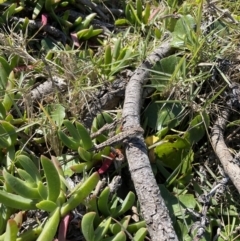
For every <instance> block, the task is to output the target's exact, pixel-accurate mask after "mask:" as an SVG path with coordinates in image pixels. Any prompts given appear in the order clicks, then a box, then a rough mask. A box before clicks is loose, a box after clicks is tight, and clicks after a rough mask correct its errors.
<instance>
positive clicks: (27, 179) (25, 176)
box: [17, 169, 38, 188]
mask: <svg viewBox="0 0 240 241" xmlns="http://www.w3.org/2000/svg"><path fill="white" fill-rule="evenodd" d="M17 173H18V175H19V176H20V177H21V179H23V180H25V182H26V184H27V185H28V186H29V187H33V188H37V187H38V185H37V183H36V182H35V180H34V179H33V178H32V176H31V175H30V174H29V173H28V172H26V171H25V170H23V169H17Z"/></svg>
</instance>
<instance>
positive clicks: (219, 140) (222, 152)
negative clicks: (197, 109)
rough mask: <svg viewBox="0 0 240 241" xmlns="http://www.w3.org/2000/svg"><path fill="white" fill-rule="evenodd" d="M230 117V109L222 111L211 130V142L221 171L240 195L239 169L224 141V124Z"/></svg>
mask: <svg viewBox="0 0 240 241" xmlns="http://www.w3.org/2000/svg"><path fill="white" fill-rule="evenodd" d="M229 116H230V109H229V108H226V109H224V110H223V111H222V112H221V113H220V115H219V117H218V118H217V120H216V122H215V123H214V125H213V128H212V134H211V141H212V146H213V149H214V151H215V153H216V155H217V157H218V159H219V161H220V162H221V164H222V165H223V169H224V171H225V172H226V174H227V175H228V176H229V177H230V179H231V180H232V182H233V184H234V185H235V187H236V188H237V190H238V192H239V193H240V168H239V166H238V164H237V163H236V162H234V161H233V160H234V158H233V156H232V155H231V153H230V151H229V149H228V147H227V145H226V144H225V141H224V131H225V128H226V123H227V121H228V119H229Z"/></svg>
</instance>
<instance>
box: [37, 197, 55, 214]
mask: <svg viewBox="0 0 240 241" xmlns="http://www.w3.org/2000/svg"><path fill="white" fill-rule="evenodd" d="M36 207H37V208H39V209H41V210H44V211H47V212H53V211H54V210H55V209H56V208H57V204H56V203H55V202H52V201H50V200H43V201H41V202H39V203H37V204H36Z"/></svg>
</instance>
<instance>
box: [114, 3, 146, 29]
mask: <svg viewBox="0 0 240 241" xmlns="http://www.w3.org/2000/svg"><path fill="white" fill-rule="evenodd" d="M125 16H126V18H125V19H117V20H116V21H115V24H116V25H124V24H132V25H134V26H141V25H147V24H149V16H150V4H149V3H147V4H146V6H145V8H144V11H143V6H142V0H137V1H136V8H134V6H133V3H132V2H129V3H127V5H126V7H125Z"/></svg>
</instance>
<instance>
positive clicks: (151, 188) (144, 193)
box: [123, 42, 178, 241]
mask: <svg viewBox="0 0 240 241" xmlns="http://www.w3.org/2000/svg"><path fill="white" fill-rule="evenodd" d="M172 51H173V49H172V48H171V47H170V44H169V42H166V43H163V44H161V45H160V46H159V48H157V49H156V50H154V51H153V53H152V54H150V56H148V58H147V59H146V60H145V61H144V62H143V63H142V64H141V65H140V66H139V67H138V68H137V69H136V71H135V72H134V74H133V76H132V77H131V79H130V81H129V83H128V85H127V87H126V93H125V102H124V107H123V119H124V121H125V122H124V125H123V129H125V128H127V127H130V126H139V123H140V120H139V119H140V108H141V102H142V87H143V85H144V84H146V82H147V81H148V77H149V70H150V69H151V68H152V66H153V64H154V63H156V61H159V60H160V59H161V58H163V57H164V56H167V55H169V54H170V53H171V52H172ZM133 141H134V146H133V145H132V146H131V145H129V146H128V148H126V156H127V159H128V164H129V170H130V172H131V177H132V180H133V183H134V186H135V189H136V192H137V196H138V200H139V202H140V206H141V212H142V215H143V218H144V219H145V221H146V223H147V227H148V231H149V234H150V236H151V238H152V241H159V240H161V241H164V240H178V238H177V235H176V233H175V230H174V229H173V226H172V221H171V218H170V217H169V213H168V209H167V207H166V205H165V203H164V200H163V198H162V196H161V193H160V190H159V187H158V185H157V182H156V180H155V178H154V175H153V172H152V169H151V165H150V162H149V159H148V153H147V149H146V146H145V144H144V142H143V140H142V139H139V138H135V140H133Z"/></svg>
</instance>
